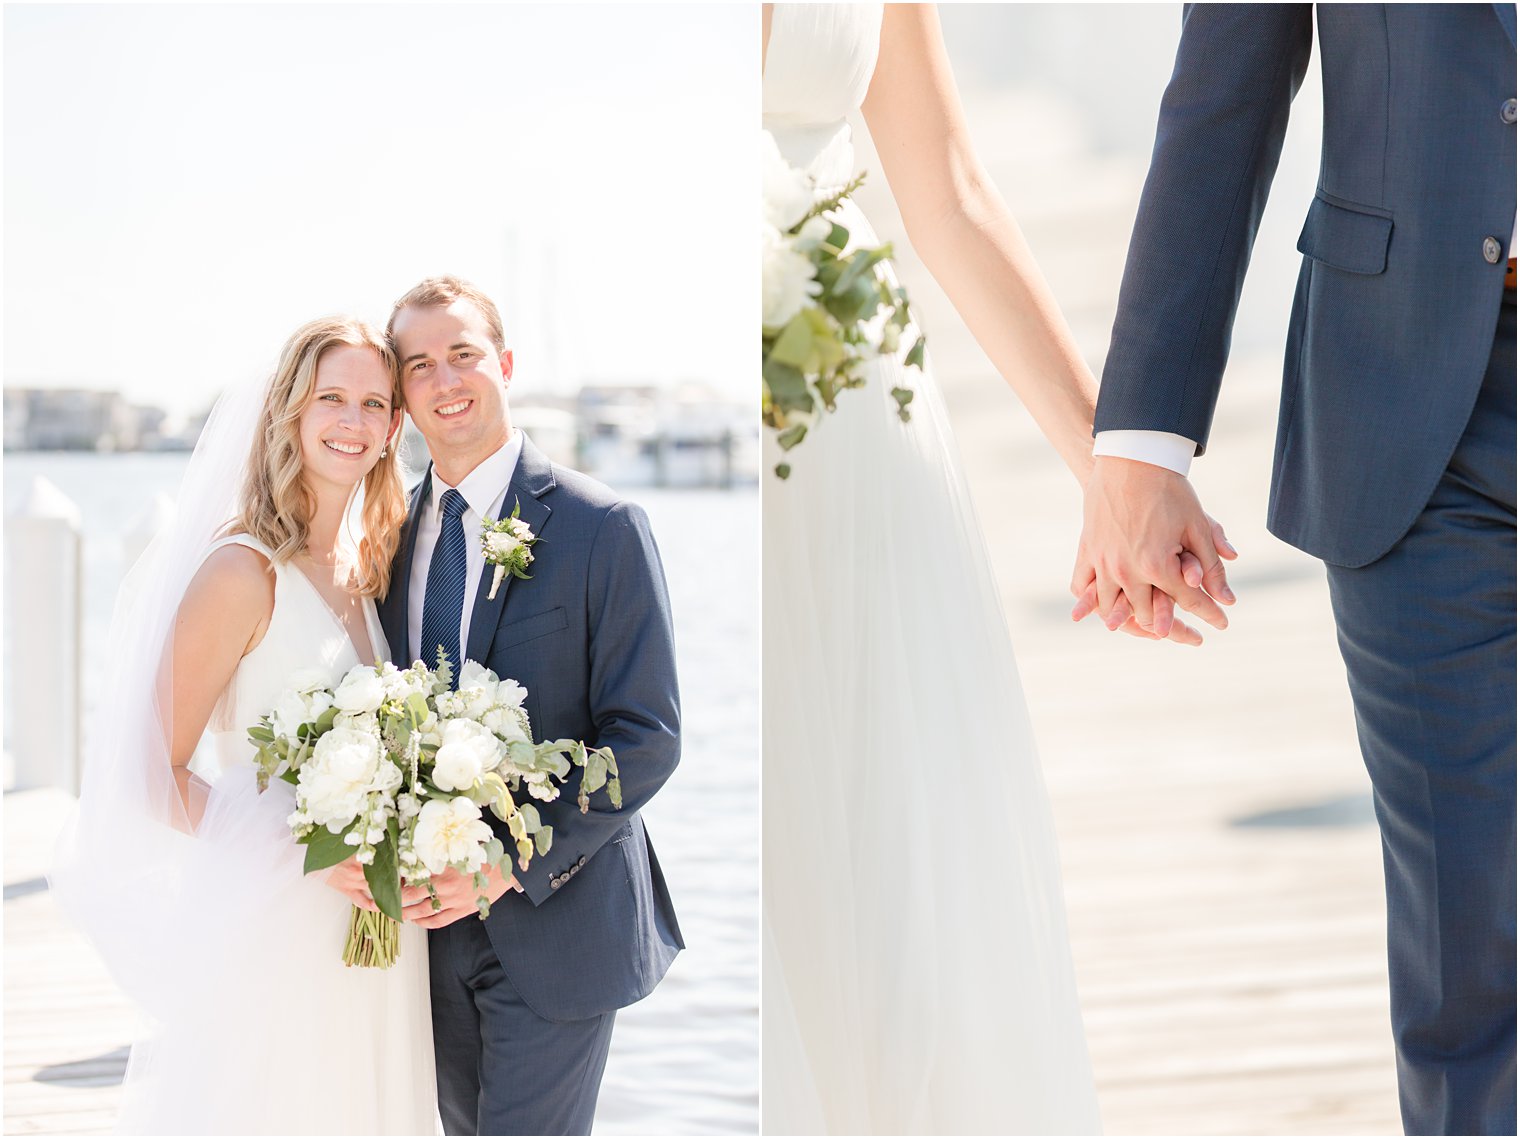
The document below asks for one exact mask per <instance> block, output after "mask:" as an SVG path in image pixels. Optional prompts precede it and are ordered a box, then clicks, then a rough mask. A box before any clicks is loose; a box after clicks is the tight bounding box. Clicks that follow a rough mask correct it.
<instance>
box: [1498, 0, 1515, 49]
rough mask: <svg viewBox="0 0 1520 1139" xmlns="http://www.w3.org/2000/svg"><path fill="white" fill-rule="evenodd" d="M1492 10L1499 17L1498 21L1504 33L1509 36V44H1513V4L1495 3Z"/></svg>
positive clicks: (1511, 45) (1512, 45)
mask: <svg viewBox="0 0 1520 1139" xmlns="http://www.w3.org/2000/svg"><path fill="white" fill-rule="evenodd" d="M1494 12H1495V13H1496V14H1497V15H1498V17H1499V23H1501V24H1503V25H1504V34H1505V35H1507V36H1509V46H1510V47H1514V46H1515V6H1514V5H1513V4H1495V5H1494Z"/></svg>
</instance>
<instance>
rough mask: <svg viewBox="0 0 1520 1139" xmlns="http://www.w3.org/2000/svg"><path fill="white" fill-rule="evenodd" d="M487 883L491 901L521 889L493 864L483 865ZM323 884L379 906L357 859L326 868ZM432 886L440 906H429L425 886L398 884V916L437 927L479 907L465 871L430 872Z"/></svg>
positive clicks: (356, 902)
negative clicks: (399, 905)
mask: <svg viewBox="0 0 1520 1139" xmlns="http://www.w3.org/2000/svg"><path fill="white" fill-rule="evenodd" d="M484 870H485V875H486V881H487V886H486V890H485V894H486V899H487V900H488V901H490V902H491V903H492V904H493V905H494V904H495V903H496V900H497V899H498V898H500V897H501V896H502V895H503V894H505V893H506V892H507V891H508V890H516V891H517V892H518V893H521V892H522V887H521V886H520V885H518V882H517V879H516V878H507V879H503V878H502V876H501V871H499V870H497V869H496V867H494V866H486V867H484ZM326 884H327V885H329V886H331V887H332V888H333V889H334V890H337V891H338V893H340V894H342V895H344V896H345V897H347V898H348V900H349V901H351V902H353V904H354V905H356V906H358V907H359V908H360V909H362V910H369V911H371V912H372V913H378V912H379V907H378V906H376V905H375V899H374V898H373V897H372V896H371V895H370V892H369V883H367V882H366V881H365V880H364V867H362V866H360V865H359V862H358V860H357V859H354V858H350V859H347V860H346V861H343V862H340V863H338V865H336V866H334V867H333V868H332V869H331V870H329V871H328V872H327V878H326ZM433 888H434V890H436V891H437V893H438V901H439V902H441V903H442V904H443V908H442V909H440V910H437V911H434V909H433V903H432V901H431V900H430V899H429V898H428V892H427V887H426V886H402V887H401V916H402V918H403V919H404V920H406V921H409V922H411V923H413V924H414V925H420V926H422V928H424V929H440V928H442V927H443V926H446V925H451V924H453V923H454V922H456V921H458V920H459V919H460V918H462V917H473V916H474V915H475V914H476V913H478V912H479V911H478V910H477V909H476V906H475V883H474V881H473V880H472V879H471V877H470V875H468V874H461V873H460V872H459V871H457V870H446V871H444V873H442V874H437V875H434V877H433Z"/></svg>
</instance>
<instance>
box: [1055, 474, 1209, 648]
mask: <svg viewBox="0 0 1520 1139" xmlns="http://www.w3.org/2000/svg"><path fill="white" fill-rule="evenodd" d="M1083 515H1084V517H1083V527H1082V540H1081V542H1080V544H1079V546H1078V549H1077V562H1076V566H1075V568H1074V569H1073V571H1072V580H1071V591H1072V594H1073V595H1074V596H1075V597H1076V598H1077V606H1076V608H1075V609H1074V610H1073V611H1072V617H1073V619H1074V620H1080V619H1081V618H1082V617H1084V616H1086V615H1087V613H1089V612H1091V611H1092V610H1093V609H1094V608H1096V610H1097V612H1098V614H1099V615H1100V616H1101V617H1102V618H1103V620H1104V623H1105V624H1106V625H1107V626H1108V627H1109V629H1111V630H1113V629H1120V628H1123V629H1125V630H1126V631H1131V632H1135V634H1136V635H1138V636H1150V637H1154V638H1156V639H1161V638H1168V639H1171V640H1179V641H1182V642H1183V643H1198V641H1200V640H1201V638H1198V635H1197V633H1195V632H1193V631H1192V630H1190V629H1188V630H1186V635H1183V636H1177V635H1175V634H1174V629H1175V627H1176V624H1177V622H1176V621H1175V619H1174V616H1173V605H1172V602H1173V599H1175V601H1176V604H1177V605H1180V606H1181V607H1182V608H1183V609H1185V610H1187V611H1188V612H1189V613H1192V614H1194V615H1195V616H1198V617H1200V618H1202V619H1203V620H1205V621H1207V622H1208V623H1209V624H1210V625H1213V626H1214V627H1215V628H1216V629H1223V628H1225V627H1227V626H1228V624H1229V621H1228V620H1227V619H1226V617H1225V615H1224V611H1223V610H1222V609H1220V607H1219V604H1218V603H1219V602H1223V603H1224V604H1226V605H1232V604H1234V602H1235V595H1234V593H1232V592H1231V590H1230V587H1229V583H1228V582H1227V581H1226V580H1225V572H1224V560H1225V559H1231V560H1233V559H1234V558H1235V556H1236V554H1235V548H1234V547H1233V546H1231V545H1230V543H1229V540H1228V539H1226V538H1225V536H1224V529H1223V528H1222V527H1221V526H1220V525H1219V523H1217V522H1215V521H1214V520H1213V519H1212V518H1210V517H1209V516H1208V515H1207V514H1205V513H1204V512H1203V507H1202V506H1201V505H1200V504H1199V502H1198V496H1197V495H1196V494H1194V493H1193V487H1192V484H1191V483H1189V482H1188V480H1187V479H1186V478H1185V477H1184V476H1182V475H1180V474H1177V473H1176V472H1175V471H1169V470H1167V469H1166V468H1164V467H1158V466H1154V465H1152V464H1150V463H1142V462H1137V461H1134V460H1130V459H1119V458H1112V457H1108V456H1103V457H1099V458H1098V459H1096V460H1094V462H1093V473H1092V477H1091V478H1090V479H1089V480H1088V483H1087V490H1086V495H1085V502H1084V510H1083ZM1216 599H1217V600H1216ZM1131 625H1133V626H1135V628H1134V629H1130V626H1131ZM1184 628H1185V627H1184ZM1193 638H1197V640H1194V639H1193Z"/></svg>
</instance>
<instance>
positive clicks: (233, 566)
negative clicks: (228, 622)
mask: <svg viewBox="0 0 1520 1139" xmlns="http://www.w3.org/2000/svg"><path fill="white" fill-rule="evenodd" d="M274 582H275V573H274V557H273V554H272V553H271V551H270V549H269V547H267V546H265V545H264V544H263V543H262V542H260V541H259V540H258V539H256V538H253V537H251V536H249V535H247V534H232V535H228V536H227V537H225V538H221V539H219V540H217V541H216V542H214V543H213V544H212V545H211V547H210V549H209V550H208V551H207V553H206V557H205V558H204V560H202V562H201V564H200V568H199V569H198V570H196V573H195V577H194V578H192V579H191V582H190V588H189V590H187V592H186V596H187V598H195V597H204V598H205V599H206V600H214V601H215V602H216V603H217V604H218V605H220V606H223V607H225V608H227V609H230V610H233V611H236V610H240V609H249V610H252V611H258V610H263V611H264V612H266V613H267V612H268V611H269V610H270V609H272V608H273V607H274Z"/></svg>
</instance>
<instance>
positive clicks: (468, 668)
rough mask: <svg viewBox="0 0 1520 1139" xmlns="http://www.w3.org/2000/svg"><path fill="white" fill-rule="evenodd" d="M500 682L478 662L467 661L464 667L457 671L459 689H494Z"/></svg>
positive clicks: (498, 678)
mask: <svg viewBox="0 0 1520 1139" xmlns="http://www.w3.org/2000/svg"><path fill="white" fill-rule="evenodd" d="M499 680H500V677H498V676H497V675H496V674H495V673H494V672H492V671H491V670H490V669H489V668H487V667H486V666H485V665H483V664H481V663H479V662H478V661H473V660H467V661H465V662H464V667H463V668H461V669H460V670H459V687H460V689H461V690H463V689H465V688H484V687H485V686H486V685H490V686H492V687H495V685H496V683H497V682H498V681H499Z"/></svg>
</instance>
